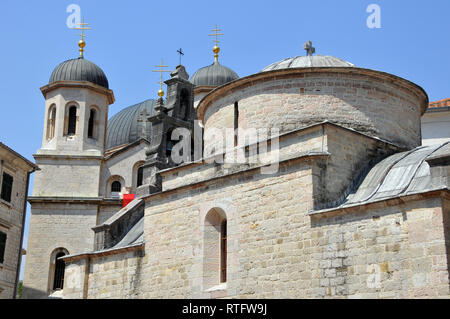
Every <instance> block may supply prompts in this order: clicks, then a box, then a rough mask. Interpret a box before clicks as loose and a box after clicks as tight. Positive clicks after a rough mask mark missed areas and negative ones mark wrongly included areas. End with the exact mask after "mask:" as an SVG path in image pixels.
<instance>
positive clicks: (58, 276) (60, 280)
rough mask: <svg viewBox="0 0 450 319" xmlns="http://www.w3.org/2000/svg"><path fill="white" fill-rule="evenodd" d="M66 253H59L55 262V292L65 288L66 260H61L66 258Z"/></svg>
mask: <svg viewBox="0 0 450 319" xmlns="http://www.w3.org/2000/svg"><path fill="white" fill-rule="evenodd" d="M65 255H66V254H65V253H64V252H59V253H57V254H56V261H55V277H54V279H53V291H55V290H58V289H63V288H64V272H65V269H66V264H65V262H64V260H61V259H59V258H60V257H63V256H65Z"/></svg>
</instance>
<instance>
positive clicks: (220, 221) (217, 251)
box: [203, 207, 227, 289]
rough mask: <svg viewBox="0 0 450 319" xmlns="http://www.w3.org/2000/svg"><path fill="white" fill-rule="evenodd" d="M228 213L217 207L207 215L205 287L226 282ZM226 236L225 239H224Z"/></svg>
mask: <svg viewBox="0 0 450 319" xmlns="http://www.w3.org/2000/svg"><path fill="white" fill-rule="evenodd" d="M226 234H227V215H226V213H225V211H224V210H222V209H221V208H219V207H215V208H212V209H210V210H209V212H208V213H207V214H206V216H205V220H204V228H203V287H204V289H209V288H212V287H214V286H217V285H220V284H222V283H225V282H226V274H227V244H226ZM224 236H225V241H224Z"/></svg>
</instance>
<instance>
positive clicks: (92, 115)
mask: <svg viewBox="0 0 450 319" xmlns="http://www.w3.org/2000/svg"><path fill="white" fill-rule="evenodd" d="M95 115H96V112H95V110H91V112H90V113H89V123H88V137H89V138H95V133H94V132H95V131H94V129H95Z"/></svg>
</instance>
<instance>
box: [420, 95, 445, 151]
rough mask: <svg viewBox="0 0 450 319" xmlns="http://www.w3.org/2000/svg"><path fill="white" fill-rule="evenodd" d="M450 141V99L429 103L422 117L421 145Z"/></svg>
mask: <svg viewBox="0 0 450 319" xmlns="http://www.w3.org/2000/svg"><path fill="white" fill-rule="evenodd" d="M449 140H450V98H449V99H443V100H440V101H436V102H431V103H430V105H429V106H428V110H427V111H426V112H425V114H424V115H423V116H422V143H423V145H432V144H439V143H443V142H446V141H449Z"/></svg>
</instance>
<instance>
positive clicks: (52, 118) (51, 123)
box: [47, 105, 56, 141]
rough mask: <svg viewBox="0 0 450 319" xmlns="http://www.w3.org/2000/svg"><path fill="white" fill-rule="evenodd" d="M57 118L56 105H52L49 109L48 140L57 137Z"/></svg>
mask: <svg viewBox="0 0 450 319" xmlns="http://www.w3.org/2000/svg"><path fill="white" fill-rule="evenodd" d="M55 119H56V106H55V105H52V106H50V109H49V110H48V120H47V140H49V141H50V140H51V139H53V138H54V137H55Z"/></svg>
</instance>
